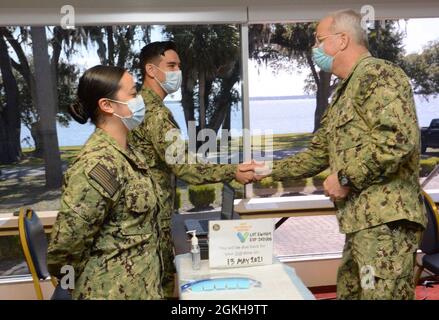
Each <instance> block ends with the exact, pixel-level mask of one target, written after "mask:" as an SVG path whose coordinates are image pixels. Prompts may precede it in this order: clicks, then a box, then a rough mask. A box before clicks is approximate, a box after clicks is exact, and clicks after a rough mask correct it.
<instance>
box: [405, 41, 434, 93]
mask: <svg viewBox="0 0 439 320" xmlns="http://www.w3.org/2000/svg"><path fill="white" fill-rule="evenodd" d="M404 66H405V70H406V72H407V74H408V75H409V76H410V78H411V79H412V83H413V86H414V92H415V93H417V94H421V95H423V96H429V95H435V96H436V95H437V94H438V93H439V41H432V42H429V43H428V44H427V46H425V47H424V50H423V52H422V53H420V54H416V53H415V54H410V55H408V56H406V57H405V59H404Z"/></svg>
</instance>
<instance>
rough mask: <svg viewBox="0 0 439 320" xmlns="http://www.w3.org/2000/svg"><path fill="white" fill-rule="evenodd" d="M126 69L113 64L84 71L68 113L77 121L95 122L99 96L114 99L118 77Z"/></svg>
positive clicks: (119, 77)
mask: <svg viewBox="0 0 439 320" xmlns="http://www.w3.org/2000/svg"><path fill="white" fill-rule="evenodd" d="M125 72H126V70H125V69H124V68H120V67H114V66H101V65H98V66H94V67H92V68H90V69H88V70H87V71H85V72H84V74H83V75H82V77H81V79H79V85H78V97H77V99H76V101H75V102H74V103H73V104H72V105H71V106H70V107H69V113H70V114H71V116H72V117H73V119H75V120H76V121H78V122H79V123H81V124H82V123H86V122H87V120H88V119H89V118H90V119H91V122H93V123H94V124H96V123H97V120H98V116H99V108H98V101H99V99H101V98H109V99H115V96H116V93H117V92H118V91H119V89H120V84H119V82H120V79H121V78H122V76H123V75H124V73H125Z"/></svg>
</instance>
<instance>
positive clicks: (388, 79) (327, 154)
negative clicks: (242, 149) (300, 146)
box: [259, 10, 426, 299]
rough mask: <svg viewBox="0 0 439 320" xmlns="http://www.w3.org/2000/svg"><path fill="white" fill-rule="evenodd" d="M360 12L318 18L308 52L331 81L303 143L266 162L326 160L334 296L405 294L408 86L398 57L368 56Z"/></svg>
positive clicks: (412, 239) (413, 200) (315, 169)
mask: <svg viewBox="0 0 439 320" xmlns="http://www.w3.org/2000/svg"><path fill="white" fill-rule="evenodd" d="M360 22H361V16H360V15H358V14H357V13H355V12H354V11H352V10H343V11H339V12H336V13H334V14H331V15H329V16H327V17H326V18H324V19H323V20H322V21H321V22H320V23H319V25H318V27H317V30H316V45H315V47H314V49H313V50H314V51H315V50H322V51H323V52H322V51H320V52H313V55H314V60H315V61H316V63H317V64H318V65H319V66H320V67H321V68H322V69H327V70H326V71H328V72H332V73H333V74H335V75H336V76H338V77H339V78H340V83H339V85H338V87H337V89H336V91H335V93H334V94H333V97H332V101H331V103H330V105H329V106H328V108H327V110H326V112H325V114H324V115H323V117H322V119H321V127H320V129H319V130H318V131H317V132H316V133H315V135H314V137H313V139H312V141H311V144H310V146H309V148H308V149H307V150H306V151H304V152H301V153H299V154H296V155H294V156H291V157H289V158H286V159H283V160H281V161H278V162H275V163H274V166H273V172H272V175H273V178H274V179H285V178H305V177H311V176H314V175H316V174H318V173H319V172H321V171H323V170H325V169H326V168H328V167H329V168H330V170H331V174H330V175H329V176H328V178H327V179H326V180H325V182H324V188H325V194H326V195H328V196H330V197H331V199H332V200H333V201H334V204H335V206H336V208H337V219H338V222H339V226H340V231H341V232H342V233H345V234H346V243H345V247H344V251H343V259H342V263H341V266H340V267H339V270H338V275H337V298H338V299H413V298H414V282H413V271H414V259H415V254H416V250H417V248H418V245H419V243H420V238H421V233H422V230H423V229H424V228H425V226H426V215H425V212H424V207H423V200H422V197H421V188H420V185H419V181H418V179H419V177H418V171H419V157H420V143H419V142H420V139H419V127H418V121H417V116H416V110H415V104H414V100H413V92H412V89H411V86H410V82H409V79H408V77H407V76H406V74H405V73H404V72H403V71H402V70H401V69H400V68H399V67H398V66H396V65H395V64H393V63H391V62H389V61H385V60H381V59H376V58H373V57H371V55H370V53H369V52H368V50H367V37H366V35H365V32H364V31H363V30H362V28H361V25H360ZM317 48H320V49H317ZM259 178H260V177H259Z"/></svg>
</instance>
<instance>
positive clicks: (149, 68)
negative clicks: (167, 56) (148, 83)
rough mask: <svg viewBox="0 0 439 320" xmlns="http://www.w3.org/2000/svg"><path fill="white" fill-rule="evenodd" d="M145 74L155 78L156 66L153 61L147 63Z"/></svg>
mask: <svg viewBox="0 0 439 320" xmlns="http://www.w3.org/2000/svg"><path fill="white" fill-rule="evenodd" d="M145 74H146V75H147V76H148V77H150V78H155V70H154V66H153V65H152V64H151V63H147V64H145Z"/></svg>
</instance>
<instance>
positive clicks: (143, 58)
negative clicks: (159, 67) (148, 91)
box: [139, 41, 177, 81]
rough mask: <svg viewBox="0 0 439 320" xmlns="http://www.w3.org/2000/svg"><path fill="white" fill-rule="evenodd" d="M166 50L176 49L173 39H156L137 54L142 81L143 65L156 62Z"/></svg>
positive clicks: (143, 77)
mask: <svg viewBox="0 0 439 320" xmlns="http://www.w3.org/2000/svg"><path fill="white" fill-rule="evenodd" d="M168 50H174V51H177V47H176V45H175V43H174V42H173V41H156V42H151V43H149V44H147V45H146V46H144V47H143V48H142V50H141V51H140V55H139V68H140V72H141V74H142V81H143V80H145V65H146V64H147V63H152V64H158V63H159V61H160V56H164V55H165V52H166V51H168Z"/></svg>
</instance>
